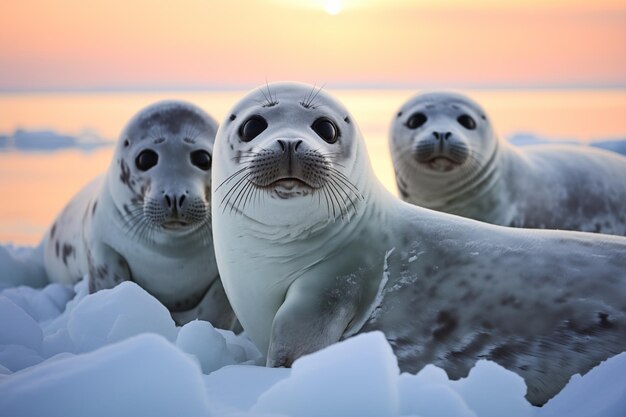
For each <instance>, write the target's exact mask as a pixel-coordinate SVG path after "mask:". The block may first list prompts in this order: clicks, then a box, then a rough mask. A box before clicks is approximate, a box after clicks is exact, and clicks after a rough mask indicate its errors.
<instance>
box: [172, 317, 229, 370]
mask: <svg viewBox="0 0 626 417" xmlns="http://www.w3.org/2000/svg"><path fill="white" fill-rule="evenodd" d="M176 346H178V347H179V348H180V349H181V350H182V351H183V352H186V353H188V354H190V355H192V356H194V357H195V358H197V359H198V361H199V363H200V365H201V366H202V372H203V373H205V374H209V373H211V372H213V371H215V370H217V369H219V368H221V367H222V366H226V365H232V364H234V363H235V360H234V358H233V355H232V354H231V353H230V351H229V350H228V349H227V347H226V340H225V339H224V336H222V335H221V334H220V333H218V332H217V331H216V330H215V329H214V328H213V326H212V325H211V323H209V322H208V321H201V320H194V321H190V322H189V323H187V324H185V325H184V326H183V327H182V328H181V329H180V331H179V332H178V338H177V339H176Z"/></svg>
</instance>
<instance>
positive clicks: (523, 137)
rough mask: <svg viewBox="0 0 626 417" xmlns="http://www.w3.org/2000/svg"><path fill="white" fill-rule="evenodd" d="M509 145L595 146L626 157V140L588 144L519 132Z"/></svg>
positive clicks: (607, 140)
mask: <svg viewBox="0 0 626 417" xmlns="http://www.w3.org/2000/svg"><path fill="white" fill-rule="evenodd" d="M507 140H508V141H509V143H512V144H513V145H515V146H530V145H545V144H557V143H558V144H564V145H565V144H566V145H580V146H593V147H595V148H600V149H605V150H607V151H613V152H617V153H619V154H621V155H624V156H626V139H596V140H592V141H590V142H588V143H583V142H581V141H578V140H575V139H568V138H547V137H544V136H539V135H536V134H534V133H529V132H518V133H514V134H512V135H510V136H508V137H507Z"/></svg>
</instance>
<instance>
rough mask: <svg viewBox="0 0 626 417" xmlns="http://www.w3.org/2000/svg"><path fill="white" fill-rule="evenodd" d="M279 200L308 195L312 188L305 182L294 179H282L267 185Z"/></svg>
mask: <svg viewBox="0 0 626 417" xmlns="http://www.w3.org/2000/svg"><path fill="white" fill-rule="evenodd" d="M268 187H270V188H272V189H273V191H274V192H275V193H276V195H277V196H278V197H280V198H283V199H287V198H291V197H297V196H305V195H308V194H310V193H311V192H312V191H313V189H314V187H313V186H311V184H309V183H307V182H306V181H304V180H302V179H300V178H296V177H284V178H280V179H277V180H276V181H273V182H272V183H270V184H269V185H268Z"/></svg>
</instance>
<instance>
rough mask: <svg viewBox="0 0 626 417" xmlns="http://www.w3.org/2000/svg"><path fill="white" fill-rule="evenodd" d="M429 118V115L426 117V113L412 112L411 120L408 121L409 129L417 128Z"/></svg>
mask: <svg viewBox="0 0 626 417" xmlns="http://www.w3.org/2000/svg"><path fill="white" fill-rule="evenodd" d="M427 120H428V117H426V115H425V114H424V113H415V114H412V115H411V117H409V120H408V121H407V122H406V127H408V128H409V129H417V128H418V127H420V126H421V125H423V124H424V123H426V121H427Z"/></svg>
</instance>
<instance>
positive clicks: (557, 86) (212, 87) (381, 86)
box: [0, 80, 626, 95]
mask: <svg viewBox="0 0 626 417" xmlns="http://www.w3.org/2000/svg"><path fill="white" fill-rule="evenodd" d="M286 81H287V80H286ZM288 81H294V80H288ZM260 85H263V83H261V84H252V83H238V84H198V85H174V84H170V85H167V84H165V85H149V86H123V85H111V86H74V87H0V94H3V95H4V94H63V93H72V94H81V93H85V94H89V93H159V92H173V91H175V92H229V91H242V90H251V89H254V88H256V87H258V86H260ZM325 88H327V89H334V90H429V89H460V90H504V91H506V90H624V89H626V82H623V83H621V82H620V83H510V84H509V83H500V84H480V83H450V84H444V83H412V82H406V83H375V82H374V83H349V82H329V83H326V84H325Z"/></svg>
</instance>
